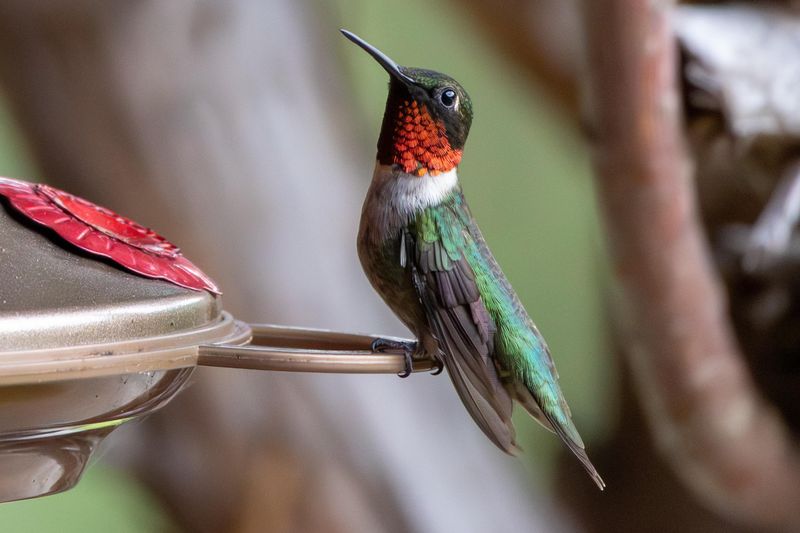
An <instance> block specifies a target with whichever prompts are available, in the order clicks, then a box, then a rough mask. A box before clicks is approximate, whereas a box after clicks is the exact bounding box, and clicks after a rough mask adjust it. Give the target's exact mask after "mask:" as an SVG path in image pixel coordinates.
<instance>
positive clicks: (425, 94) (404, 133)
mask: <svg viewBox="0 0 800 533" xmlns="http://www.w3.org/2000/svg"><path fill="white" fill-rule="evenodd" d="M342 33H343V34H344V36H345V37H347V38H348V39H350V40H351V41H353V42H354V43H356V44H357V45H358V46H360V47H361V48H363V49H364V50H365V51H366V52H367V53H368V54H369V55H371V56H372V57H373V58H374V59H375V60H376V61H377V62H378V63H379V64H380V65H381V66H382V67H383V68H384V69H385V70H386V71H387V72H388V73H389V76H390V78H389V96H388V98H387V100H386V111H385V113H384V116H383V125H382V126H381V134H380V137H379V138H378V161H379V162H380V163H381V164H385V165H397V166H398V167H400V168H401V169H402V170H403V171H404V172H406V173H408V174H415V175H417V176H425V175H427V174H430V175H434V176H435V175H437V174H439V173H441V172H448V171H450V170H453V169H454V168H455V167H456V166H457V165H458V164H459V163H460V162H461V154H462V152H463V150H464V143H465V142H466V140H467V135H468V134H469V128H470V125H471V124H472V102H471V101H470V98H469V95H468V94H467V92H466V91H465V90H464V89H463V87H461V85H460V84H459V83H458V82H457V81H456V80H454V79H453V78H451V77H450V76H447V75H445V74H442V73H440V72H435V71H433V70H425V69H420V68H410V67H403V66H401V65H398V64H397V63H395V62H394V61H392V60H391V59H390V58H389V57H388V56H387V55H386V54H384V53H383V52H381V51H380V50H378V49H377V48H375V47H374V46H372V45H370V44H369V43H367V42H366V41H364V40H363V39H361V38H360V37H358V36H357V35H355V34H353V33H351V32H349V31H347V30H342Z"/></svg>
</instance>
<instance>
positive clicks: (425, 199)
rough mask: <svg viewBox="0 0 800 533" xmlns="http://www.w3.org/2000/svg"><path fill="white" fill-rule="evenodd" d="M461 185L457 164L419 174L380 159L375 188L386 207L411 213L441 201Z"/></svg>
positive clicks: (374, 182) (373, 181) (374, 177)
mask: <svg viewBox="0 0 800 533" xmlns="http://www.w3.org/2000/svg"><path fill="white" fill-rule="evenodd" d="M457 185H458V175H457V174H456V169H455V168H454V169H452V170H450V171H448V172H442V173H441V174H437V175H436V176H432V175H424V176H415V175H413V174H408V173H406V172H403V171H402V170H398V169H396V168H392V166H391V165H381V164H380V163H376V164H375V173H374V174H373V176H372V186H371V189H372V190H373V191H372V192H374V193H377V196H379V198H380V201H382V202H386V207H388V208H389V209H393V210H396V211H397V212H398V213H401V214H403V215H406V216H408V215H412V214H415V213H418V212H419V211H422V210H423V209H425V208H427V207H431V206H434V205H438V204H440V203H441V202H442V201H443V200H444V199H445V198H447V196H448V195H449V194H450V193H451V192H452V190H453V189H454V188H455V187H456V186H457Z"/></svg>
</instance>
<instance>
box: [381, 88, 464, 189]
mask: <svg viewBox="0 0 800 533" xmlns="http://www.w3.org/2000/svg"><path fill="white" fill-rule="evenodd" d="M392 139H393V140H392V163H393V164H395V165H400V167H402V169H403V171H404V172H407V173H409V174H416V175H417V176H424V175H425V174H428V173H429V174H431V175H432V176H435V175H437V174H439V173H441V172H448V171H450V170H452V169H454V168H455V167H456V166H457V165H458V164H459V163H460V162H461V153H462V151H461V150H454V149H453V148H452V147H451V146H450V142H449V141H448V140H447V134H446V132H445V127H444V124H443V123H442V122H441V121H438V122H437V121H435V120H434V119H433V117H431V114H430V113H429V112H428V109H427V108H426V107H425V105H424V104H423V105H419V104H417V102H416V100H412V101H408V100H405V101H403V103H402V104H401V105H400V107H399V108H398V109H397V111H395V120H394V132H393V135H392Z"/></svg>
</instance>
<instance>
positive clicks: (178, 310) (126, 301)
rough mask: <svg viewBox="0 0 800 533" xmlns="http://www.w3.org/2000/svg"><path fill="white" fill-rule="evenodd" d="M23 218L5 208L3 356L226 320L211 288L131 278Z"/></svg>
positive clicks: (0, 308) (0, 295)
mask: <svg viewBox="0 0 800 533" xmlns="http://www.w3.org/2000/svg"><path fill="white" fill-rule="evenodd" d="M16 218H17V217H12V216H11V215H10V213H9V211H8V210H6V209H0V279H2V280H3V284H2V286H1V287H0V339H1V340H0V354H2V353H3V352H6V351H21V350H41V349H46V348H58V347H63V346H75V345H88V344H107V343H110V342H115V341H123V340H130V339H134V338H146V337H155V336H161V335H169V334H173V333H175V332H178V331H182V330H188V329H195V328H199V327H202V326H205V325H207V324H209V323H211V322H212V321H214V320H218V319H219V318H220V316H221V313H222V306H221V303H220V299H219V298H218V297H215V296H214V295H212V294H210V293H209V292H207V291H202V292H201V291H193V290H189V289H184V288H182V287H179V286H177V285H173V284H171V283H168V282H165V281H158V280H152V279H148V278H143V277H141V276H137V275H135V274H131V273H128V272H127V271H124V270H122V269H121V268H118V267H115V266H112V265H111V264H110V263H109V262H105V261H103V260H99V259H98V258H95V257H87V256H86V254H83V253H81V252H79V251H77V250H68V249H66V248H65V247H64V246H62V245H59V244H56V242H54V240H51V239H50V238H48V237H46V236H45V235H44V233H45V232H46V231H47V230H43V229H40V228H34V227H28V224H23V223H20V222H19V221H18V220H17V219H16ZM56 238H57V237H54V239H56Z"/></svg>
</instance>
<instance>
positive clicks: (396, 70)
mask: <svg viewBox="0 0 800 533" xmlns="http://www.w3.org/2000/svg"><path fill="white" fill-rule="evenodd" d="M339 31H340V32H342V35H344V36H345V37H347V38H348V39H350V40H351V41H353V42H354V43H356V44H357V45H358V46H360V47H361V48H363V49H364V50H365V51H366V52H367V53H368V54H369V55H371V56H372V57H373V58H375V61H377V62H378V63H380V65H381V66H382V67H383V68H384V69H386V72H388V73H389V74H390V75H392V76H394V77H395V78H397V79H398V80H400V81H402V82H405V83H411V84H413V83H414V80H413V79H412V78H411V77H409V76H407V75H405V74H403V73H402V72H401V71H400V65H398V64H397V63H395V62H394V61H392V59H391V58H390V57H389V56H387V55H386V54H384V53H383V52H381V51H380V50H378V49H377V48H375V47H374V46H372V45H371V44H369V43H368V42H367V41H365V40H364V39H362V38H361V37H359V36H358V35H356V34H355V33H352V32H349V31H347V30H344V29H340V30H339Z"/></svg>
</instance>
